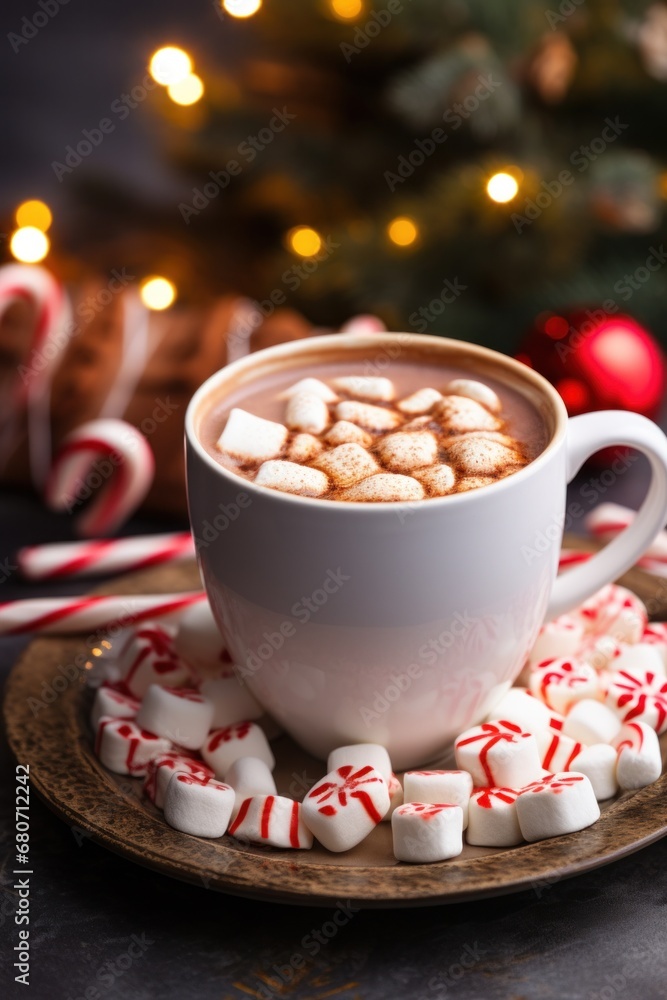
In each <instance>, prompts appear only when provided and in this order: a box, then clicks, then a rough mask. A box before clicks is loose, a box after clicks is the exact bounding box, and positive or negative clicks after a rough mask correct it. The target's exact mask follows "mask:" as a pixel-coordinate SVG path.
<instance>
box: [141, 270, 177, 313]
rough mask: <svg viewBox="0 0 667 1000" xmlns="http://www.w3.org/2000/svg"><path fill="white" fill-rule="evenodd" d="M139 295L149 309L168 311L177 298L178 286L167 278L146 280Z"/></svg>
mask: <svg viewBox="0 0 667 1000" xmlns="http://www.w3.org/2000/svg"><path fill="white" fill-rule="evenodd" d="M139 294H140V295H141V301H142V302H143V304H144V305H145V306H146V308H147V309H168V308H169V306H170V305H171V304H172V302H173V301H174V299H175V298H176V286H175V285H174V284H173V283H172V282H171V281H169V280H168V279H167V278H157V277H155V278H146V279H145V281H142V283H141V287H140V289H139Z"/></svg>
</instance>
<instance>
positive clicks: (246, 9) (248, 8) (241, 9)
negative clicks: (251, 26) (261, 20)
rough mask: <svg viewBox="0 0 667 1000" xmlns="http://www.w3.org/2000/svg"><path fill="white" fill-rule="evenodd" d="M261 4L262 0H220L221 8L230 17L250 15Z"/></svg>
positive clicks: (254, 12)
mask: <svg viewBox="0 0 667 1000" xmlns="http://www.w3.org/2000/svg"><path fill="white" fill-rule="evenodd" d="M261 6H262V0H222V8H223V10H226V11H227V13H228V14H231V15H232V17H252V15H253V14H256V13H257V11H258V10H259V8H260V7H261Z"/></svg>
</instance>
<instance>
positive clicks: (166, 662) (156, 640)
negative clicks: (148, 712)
mask: <svg viewBox="0 0 667 1000" xmlns="http://www.w3.org/2000/svg"><path fill="white" fill-rule="evenodd" d="M118 670H119V672H120V675H121V678H122V680H123V681H124V683H125V684H126V686H127V688H128V690H129V692H130V694H132V695H134V697H135V698H143V696H144V695H145V694H146V692H147V691H148V689H149V687H150V686H151V684H164V685H167V686H168V687H179V686H180V685H181V684H187V683H188V682H189V681H191V677H190V670H189V669H188V667H187V664H185V663H184V662H183V661H182V660H181V659H180V657H178V656H177V654H176V651H175V649H174V640H173V636H172V635H171V633H170V632H168V631H167V630H166V629H165V628H163V627H162V626H161V625H156V624H154V623H152V622H147V623H146V624H145V625H142V626H141V628H138V629H137V630H136V632H135V633H134V636H133V637H132V639H130V641H129V642H128V644H127V646H126V647H125V648H124V649H123V651H122V653H121V654H120V656H119V659H118Z"/></svg>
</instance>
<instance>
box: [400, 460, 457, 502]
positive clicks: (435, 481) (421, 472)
mask: <svg viewBox="0 0 667 1000" xmlns="http://www.w3.org/2000/svg"><path fill="white" fill-rule="evenodd" d="M411 475H412V476H413V478H414V479H416V480H418V481H419V482H420V483H421V484H422V486H425V487H426V489H427V490H428V492H429V494H430V495H431V496H436V497H444V496H446V495H447V493H451V492H452V490H453V489H454V487H455V486H456V475H455V474H454V470H453V469H452V467H451V466H450V465H431V466H429V467H428V468H426V469H413V470H412V472H411Z"/></svg>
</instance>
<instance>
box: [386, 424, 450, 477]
mask: <svg viewBox="0 0 667 1000" xmlns="http://www.w3.org/2000/svg"><path fill="white" fill-rule="evenodd" d="M377 452H378V455H379V456H380V460H381V462H382V463H383V464H384V465H386V467H387V468H388V469H391V471H392V472H410V471H411V470H412V469H420V468H422V467H423V466H424V465H431V464H432V463H433V462H435V460H436V458H437V457H438V442H437V441H436V439H435V437H434V435H433V434H431V432H430V431H413V432H412V433H405V432H404V431H399V432H398V433H397V434H388V435H387V436H386V437H385V438H382V440H381V441H380V442H379V443H378V446H377Z"/></svg>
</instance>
